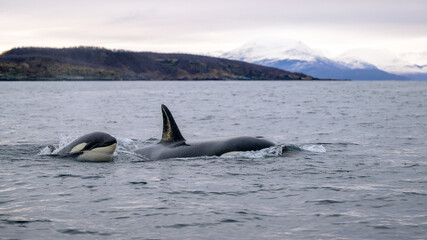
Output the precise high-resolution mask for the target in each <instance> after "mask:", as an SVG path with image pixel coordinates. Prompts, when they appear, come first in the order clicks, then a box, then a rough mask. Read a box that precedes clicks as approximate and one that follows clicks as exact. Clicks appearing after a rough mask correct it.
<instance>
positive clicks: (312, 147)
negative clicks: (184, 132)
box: [301, 145, 326, 153]
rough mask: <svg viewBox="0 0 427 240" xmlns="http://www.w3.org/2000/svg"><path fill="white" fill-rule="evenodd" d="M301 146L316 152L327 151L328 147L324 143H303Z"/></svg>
mask: <svg viewBox="0 0 427 240" xmlns="http://www.w3.org/2000/svg"><path fill="white" fill-rule="evenodd" d="M301 148H302V149H303V150H305V151H309V152H315V153H325V152H326V148H325V147H324V146H323V145H303V146H302V147H301Z"/></svg>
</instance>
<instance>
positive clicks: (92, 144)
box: [67, 132, 117, 162]
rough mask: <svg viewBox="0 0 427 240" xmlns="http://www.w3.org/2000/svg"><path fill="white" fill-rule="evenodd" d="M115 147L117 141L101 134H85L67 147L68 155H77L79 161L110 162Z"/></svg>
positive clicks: (105, 134)
mask: <svg viewBox="0 0 427 240" xmlns="http://www.w3.org/2000/svg"><path fill="white" fill-rule="evenodd" d="M116 147H117V140H116V138H114V137H113V136H111V135H109V134H107V133H103V132H93V133H89V134H86V135H84V136H82V137H80V138H78V139H76V140H75V141H73V142H72V143H71V144H69V145H68V147H67V148H68V150H69V154H73V155H78V157H77V160H79V161H91V162H106V161H111V160H112V158H113V154H114V151H115V150H116Z"/></svg>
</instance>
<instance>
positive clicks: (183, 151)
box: [136, 105, 275, 160]
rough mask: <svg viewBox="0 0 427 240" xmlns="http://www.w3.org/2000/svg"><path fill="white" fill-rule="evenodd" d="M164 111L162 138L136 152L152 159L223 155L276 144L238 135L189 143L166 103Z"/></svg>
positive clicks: (255, 149)
mask: <svg viewBox="0 0 427 240" xmlns="http://www.w3.org/2000/svg"><path fill="white" fill-rule="evenodd" d="M162 113H163V136H162V140H161V141H160V142H159V143H157V144H155V145H152V146H149V147H145V148H141V149H138V150H136V153H138V154H140V155H143V156H145V157H146V158H148V159H151V160H160V159H167V158H189V157H200V156H221V155H223V154H224V153H229V152H244V151H257V150H261V149H264V148H268V147H271V146H274V145H275V144H274V143H272V142H270V141H268V140H266V139H263V138H255V137H236V138H231V139H228V140H224V141H208V142H199V143H187V142H186V141H185V139H184V138H183V137H182V135H181V133H180V131H179V129H178V126H177V125H176V123H175V120H174V119H173V116H172V114H171V113H170V111H169V109H168V108H167V107H166V106H164V105H162Z"/></svg>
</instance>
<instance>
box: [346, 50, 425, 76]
mask: <svg viewBox="0 0 427 240" xmlns="http://www.w3.org/2000/svg"><path fill="white" fill-rule="evenodd" d="M337 59H338V60H339V61H341V62H344V63H346V64H349V63H350V62H351V61H364V62H369V63H372V64H374V65H375V66H377V67H378V68H380V69H382V70H384V71H387V72H390V73H393V74H398V75H401V76H405V77H407V78H409V79H413V80H426V79H427V52H421V53H403V54H395V53H393V52H391V51H389V50H385V49H352V50H349V51H346V52H345V53H343V54H341V55H340V56H338V57H337Z"/></svg>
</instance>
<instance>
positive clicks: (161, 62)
mask: <svg viewBox="0 0 427 240" xmlns="http://www.w3.org/2000/svg"><path fill="white" fill-rule="evenodd" d="M135 79H137V81H141V80H144V81H163V80H169V79H173V81H204V80H215V81H218V80H223V81H227V80H238V81H239V80H266V81H271V80H283V81H284V80H320V79H318V78H315V77H312V76H309V75H306V74H303V73H294V72H289V71H285V70H281V69H278V68H273V67H266V66H261V65H257V64H252V63H247V62H242V61H235V60H229V59H224V58H215V57H208V56H201V55H191V54H175V53H170V54H167V53H153V52H131V51H122V50H120V51H113V50H108V49H104V48H96V47H75V48H33V47H28V48H14V49H12V50H10V51H7V52H4V53H3V54H2V55H0V80H2V81H11V80H15V81H22V80H28V81H88V80H94V81H98V80H102V81H133V80H135Z"/></svg>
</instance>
